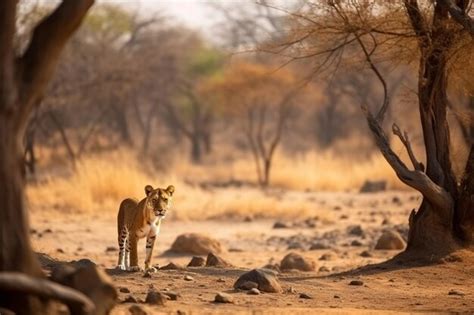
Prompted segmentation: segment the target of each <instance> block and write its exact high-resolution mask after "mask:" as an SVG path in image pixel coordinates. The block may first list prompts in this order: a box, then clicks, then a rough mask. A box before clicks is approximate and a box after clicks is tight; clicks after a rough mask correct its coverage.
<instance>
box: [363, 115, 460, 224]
mask: <svg viewBox="0 0 474 315" xmlns="http://www.w3.org/2000/svg"><path fill="white" fill-rule="evenodd" d="M362 110H363V111H364V113H365V115H366V118H367V123H368V125H369V128H370V130H371V131H372V134H373V135H374V138H375V142H376V144H377V147H378V148H379V150H380V151H381V152H382V154H383V156H384V158H385V160H386V161H387V162H388V163H389V164H390V166H391V167H392V168H393V170H394V171H395V173H396V174H397V177H398V178H399V179H400V180H401V181H402V182H404V183H405V184H407V185H408V186H410V187H412V188H414V189H416V190H418V191H419V192H420V193H422V194H423V196H424V197H425V198H426V199H427V200H429V201H430V203H431V204H433V205H435V207H433V209H435V211H439V215H441V216H443V217H449V216H450V213H448V212H451V211H452V209H453V199H452V197H451V195H450V194H449V193H448V192H447V191H446V190H445V189H444V188H442V187H440V186H438V185H437V184H435V183H434V182H433V181H432V180H431V179H430V178H429V177H428V176H427V175H426V174H425V173H423V172H422V171H420V170H414V171H410V170H409V169H408V168H407V167H406V165H405V164H404V163H403V161H402V160H400V158H399V157H398V156H397V155H396V154H395V152H393V150H392V149H391V148H390V145H389V143H388V140H387V136H386V135H385V133H384V131H383V129H382V127H380V125H379V123H378V121H377V120H376V119H375V118H374V116H373V115H372V114H371V113H370V112H369V110H368V109H367V107H362Z"/></svg>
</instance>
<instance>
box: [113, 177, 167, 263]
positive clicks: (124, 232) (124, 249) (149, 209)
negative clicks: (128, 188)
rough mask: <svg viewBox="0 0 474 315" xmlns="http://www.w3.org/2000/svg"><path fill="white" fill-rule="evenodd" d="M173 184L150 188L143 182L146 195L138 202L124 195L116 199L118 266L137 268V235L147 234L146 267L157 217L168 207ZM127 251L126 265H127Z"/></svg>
mask: <svg viewBox="0 0 474 315" xmlns="http://www.w3.org/2000/svg"><path fill="white" fill-rule="evenodd" d="M173 193H174V187H173V186H168V187H167V188H166V189H162V188H157V189H153V187H152V186H150V185H147V186H145V194H146V197H145V198H144V199H142V200H141V201H140V202H139V201H138V200H136V199H132V198H127V199H125V200H123V201H122V202H121V203H120V208H119V212H118V215H117V232H118V243H119V247H120V252H119V266H118V267H119V268H120V269H131V270H136V269H139V268H138V255H137V243H138V240H139V239H140V238H144V237H146V238H147V245H146V248H147V257H146V260H145V269H148V268H149V267H150V263H151V254H152V251H153V246H154V241H155V237H156V234H157V233H158V232H159V228H160V224H161V220H162V219H163V218H164V216H165V215H166V212H167V211H168V209H169V206H170V201H171V198H172V195H173ZM128 253H129V254H130V266H128V263H127V262H128V256H127V255H128Z"/></svg>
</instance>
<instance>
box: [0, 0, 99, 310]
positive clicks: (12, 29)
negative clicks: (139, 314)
mask: <svg viewBox="0 0 474 315" xmlns="http://www.w3.org/2000/svg"><path fill="white" fill-rule="evenodd" d="M17 2H18V1H17V0H3V1H1V2H0V144H1V150H0V271H2V272H19V273H23V274H24V275H23V277H20V276H18V275H17V277H16V278H15V279H16V280H15V281H11V278H8V276H9V275H7V274H4V273H0V279H1V281H0V291H1V292H0V293H1V295H2V299H1V301H0V306H1V307H5V308H7V309H11V310H14V311H15V312H16V313H18V314H45V313H48V311H47V309H46V308H45V307H46V303H47V299H48V298H51V297H55V298H59V299H62V300H64V301H66V303H68V304H76V306H77V303H79V304H80V305H81V306H82V310H83V311H86V310H87V311H90V310H91V304H90V301H89V300H87V299H86V298H85V296H84V295H82V294H79V293H78V292H77V291H74V290H71V289H69V290H68V289H66V288H64V287H61V286H59V285H56V286H55V285H53V284H51V283H49V282H46V281H44V280H43V282H41V281H38V282H34V283H33V284H35V285H36V286H35V285H32V286H30V287H29V288H25V286H24V285H25V283H27V282H29V283H30V282H31V281H28V280H31V278H26V279H25V275H27V276H31V277H43V276H44V275H43V273H42V271H41V268H40V266H39V263H38V262H37V260H36V258H35V256H34V254H33V251H32V249H31V245H30V240H29V236H28V233H29V229H28V218H27V212H26V209H25V203H24V191H23V190H24V179H23V177H22V168H23V148H22V140H23V137H24V133H25V129H26V124H27V120H28V118H29V116H30V113H31V112H32V111H33V109H34V106H35V105H36V104H38V101H39V99H40V98H41V97H42V93H43V92H44V90H45V88H46V85H47V83H48V81H49V79H50V78H51V76H52V74H53V71H54V68H55V66H56V63H57V60H58V58H59V55H60V53H61V51H62V49H63V47H64V45H65V44H66V42H67V40H68V39H69V38H70V37H71V35H72V34H73V33H74V31H75V30H76V29H77V28H78V27H79V25H80V23H81V21H82V20H83V18H84V16H85V15H86V13H87V11H88V9H89V8H90V7H91V5H92V4H93V0H64V1H62V2H61V3H60V4H59V5H58V6H57V8H56V9H55V10H54V11H53V12H52V13H51V14H50V15H49V16H47V17H46V18H44V19H43V20H42V21H41V22H40V23H39V24H38V25H37V26H36V27H35V28H34V31H33V34H32V37H31V39H30V42H29V44H28V46H27V47H26V49H25V51H24V52H23V53H22V54H21V55H19V56H16V53H15V47H14V40H15V38H14V37H15V33H16V25H15V20H16V10H17ZM8 280H10V281H8ZM6 283H9V284H10V287H9V286H8V285H6ZM30 284H31V283H30ZM12 286H13V287H15V288H16V289H17V290H18V291H20V292H23V294H20V293H19V292H14V291H11V290H9V289H11V287H12ZM32 292H35V294H36V295H37V296H41V297H42V299H39V298H37V297H33V296H32V295H29V293H32Z"/></svg>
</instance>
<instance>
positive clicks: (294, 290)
mask: <svg viewBox="0 0 474 315" xmlns="http://www.w3.org/2000/svg"><path fill="white" fill-rule="evenodd" d="M308 198H312V200H314V203H315V208H317V205H318V204H324V205H325V207H324V209H325V210H324V212H322V210H318V209H315V216H314V217H313V218H312V219H313V220H312V221H311V222H313V223H315V224H314V226H313V225H311V226H308V225H307V224H305V223H304V219H305V218H300V219H295V221H294V222H289V223H295V226H294V227H291V228H284V229H274V228H273V224H274V223H275V221H277V219H272V220H269V219H252V220H249V219H247V220H243V219H242V218H233V219H230V218H227V219H225V218H222V219H221V220H212V221H199V222H189V221H175V220H173V218H172V217H170V218H167V219H166V222H164V225H163V226H162V231H161V234H160V236H159V237H158V239H157V244H156V246H155V257H154V263H157V264H159V265H161V266H163V265H166V264H167V263H169V262H171V261H172V262H175V263H178V264H181V265H184V266H185V265H186V264H187V263H188V262H189V260H190V258H191V257H192V256H191V255H181V256H177V255H171V254H169V253H167V252H166V250H167V249H169V248H170V246H171V244H172V242H173V241H174V239H175V238H176V237H177V236H178V235H180V234H182V233H187V232H197V233H204V234H207V235H210V236H212V237H214V238H216V239H218V240H219V241H221V242H222V244H223V246H224V248H225V249H226V250H225V252H223V253H222V254H221V255H220V256H221V257H223V258H225V259H226V260H227V261H229V262H231V263H232V264H233V265H234V266H236V267H235V268H225V269H222V268H205V267H202V268H187V269H186V270H160V271H158V272H157V273H155V274H153V275H152V277H151V278H144V277H143V274H142V273H116V272H114V271H113V267H114V266H115V264H116V260H117V252H116V247H117V244H116V238H117V235H116V233H117V232H116V222H115V216H114V215H113V214H111V213H109V214H95V215H90V214H87V215H86V214H73V213H70V212H67V211H66V212H65V213H64V214H61V213H60V212H58V210H54V211H53V210H52V211H41V212H39V211H34V210H33V211H32V215H31V225H32V239H33V245H34V248H35V250H36V251H38V252H42V253H46V254H48V255H50V256H52V257H54V258H55V259H58V260H61V261H71V260H78V259H81V258H88V259H91V260H93V261H94V262H96V263H97V264H99V265H100V266H101V267H103V268H105V269H107V270H108V272H109V274H110V275H111V277H112V279H113V281H114V282H115V284H116V286H117V288H128V289H129V290H130V293H119V298H120V300H121V301H123V300H124V299H125V298H126V297H128V296H129V295H132V296H134V297H135V298H136V299H137V300H144V298H145V295H146V292H147V290H148V288H149V287H150V286H154V287H155V288H156V289H158V290H163V289H168V290H171V291H175V292H177V293H179V294H180V295H181V296H180V297H179V298H178V300H177V301H168V302H167V304H166V306H161V307H159V306H153V307H151V306H148V305H145V304H140V305H141V306H142V307H143V308H144V309H146V310H148V311H149V312H150V313H153V314H154V313H156V314H161V313H164V314H176V313H178V311H181V312H185V313H186V314H198V313H199V314H200V313H212V314H286V313H293V314H306V313H308V312H310V313H328V314H348V313H360V314H381V313H387V314H390V313H398V312H419V311H422V312H464V313H473V314H474V264H473V262H474V255H473V254H472V253H470V252H460V253H456V254H455V255H453V256H452V257H450V258H449V259H448V260H450V262H445V263H437V264H432V265H425V266H413V265H412V264H400V263H393V262H392V263H388V264H387V263H383V262H384V261H386V260H387V259H390V258H391V257H393V256H394V255H396V254H397V253H398V252H397V251H379V250H374V249H373V247H374V245H375V243H376V240H377V238H378V237H379V236H380V234H381V233H382V231H383V230H384V229H396V230H399V231H400V232H401V233H402V234H403V233H405V232H406V224H405V223H406V221H407V218H408V213H409V211H410V210H411V209H412V208H414V207H415V206H416V205H417V203H418V202H419V201H418V200H417V198H418V197H417V196H416V195H414V194H411V193H406V192H387V193H378V194H351V193H345V194H341V193H339V194H329V193H325V194H317V193H312V194H311V196H308ZM327 209H332V210H330V212H329V213H328V210H327ZM384 219H385V220H386V222H385V224H382V222H383V221H384ZM246 221H250V222H246ZM387 221H388V222H387ZM355 225H360V228H361V230H362V233H354V232H351V231H353V228H354V226H355ZM315 242H318V243H322V244H324V245H327V246H328V248H327V249H321V250H309V247H310V245H311V244H313V243H315ZM357 243H360V244H357ZM139 246H140V252H139V257H140V260H143V259H144V246H145V245H144V241H143V240H142V241H141V242H140V244H139ZM108 247H110V248H109V250H106V249H107V248H108ZM289 248H293V249H289ZM363 251H368V252H369V253H370V255H371V257H361V255H360V254H361V253H362V252H363ZM289 252H297V253H301V254H303V255H305V256H309V257H311V258H313V259H314V260H316V262H317V270H318V271H315V272H290V273H280V274H279V276H278V277H279V280H280V282H281V284H282V287H283V289H284V293H280V294H270V293H263V294H260V295H257V296H251V295H247V294H246V293H245V292H238V291H235V290H233V289H232V286H233V283H234V282H235V280H236V279H237V278H238V276H239V275H240V274H242V273H243V272H245V271H246V270H249V269H252V268H258V267H262V266H264V265H266V264H268V263H278V262H280V260H281V259H282V258H283V257H284V256H285V255H286V254H287V253H289ZM324 254H329V255H325V257H324V258H323V259H321V257H322V256H323V255H324ZM367 265H368V266H367ZM323 266H324V267H326V268H327V269H326V270H328V271H319V268H321V267H323ZM362 266H367V267H363V268H359V267H362ZM358 268H359V269H358ZM323 269H325V268H323ZM185 275H189V276H191V277H192V278H193V280H192V281H185V280H184V277H185ZM355 279H358V280H362V281H363V285H362V286H353V285H349V282H350V281H351V280H355ZM453 290H454V291H456V292H457V294H453V292H451V294H449V292H450V291H453ZM217 292H227V293H230V294H231V295H232V296H233V297H234V301H235V302H234V303H233V304H215V303H213V302H212V301H213V300H214V296H215V295H216V293H217ZM300 293H306V294H308V295H310V296H311V297H312V299H302V298H300V297H299V295H300ZM130 305H131V304H130V303H121V304H119V305H118V306H117V307H116V308H115V309H114V311H113V314H128V308H129V307H130Z"/></svg>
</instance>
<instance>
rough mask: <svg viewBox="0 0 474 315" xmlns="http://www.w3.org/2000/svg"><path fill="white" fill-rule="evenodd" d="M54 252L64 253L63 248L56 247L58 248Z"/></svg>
mask: <svg viewBox="0 0 474 315" xmlns="http://www.w3.org/2000/svg"><path fill="white" fill-rule="evenodd" d="M56 252H58V253H60V254H64V249H62V248H58V249H56Z"/></svg>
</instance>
